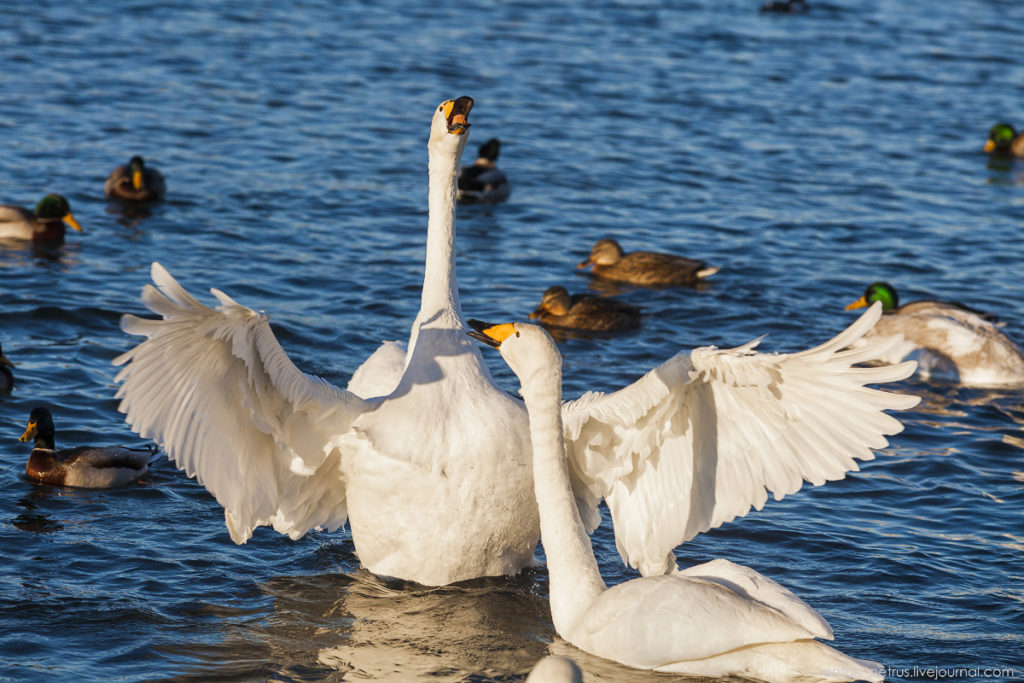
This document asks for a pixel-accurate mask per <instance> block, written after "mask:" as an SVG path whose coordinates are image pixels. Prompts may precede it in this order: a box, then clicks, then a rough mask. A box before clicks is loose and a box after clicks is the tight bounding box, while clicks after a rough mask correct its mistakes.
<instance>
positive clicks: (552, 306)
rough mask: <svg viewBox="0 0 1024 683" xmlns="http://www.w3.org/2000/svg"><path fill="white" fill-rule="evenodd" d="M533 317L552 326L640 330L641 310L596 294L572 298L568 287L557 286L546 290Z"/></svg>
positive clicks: (604, 329) (582, 328)
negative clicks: (635, 328)
mask: <svg viewBox="0 0 1024 683" xmlns="http://www.w3.org/2000/svg"><path fill="white" fill-rule="evenodd" d="M530 318H531V319H533V320H536V321H537V322H539V323H541V324H542V325H546V326H551V327H563V328H567V329H573V330H589V331H592V332H610V331H612V330H628V329H631V328H634V327H639V326H640V309H639V308H637V307H636V306H633V305H631V304H627V303H624V302H622V301H616V300H615V299H606V298H604V297H601V296H596V295H594V294H573V295H570V294H569V291H568V290H567V289H566V288H565V287H562V286H559V285H555V286H554V287H548V288H547V289H546V290H544V295H543V296H542V297H541V301H540V305H539V306H538V307H537V309H536V310H535V311H534V312H533V313H531V314H530Z"/></svg>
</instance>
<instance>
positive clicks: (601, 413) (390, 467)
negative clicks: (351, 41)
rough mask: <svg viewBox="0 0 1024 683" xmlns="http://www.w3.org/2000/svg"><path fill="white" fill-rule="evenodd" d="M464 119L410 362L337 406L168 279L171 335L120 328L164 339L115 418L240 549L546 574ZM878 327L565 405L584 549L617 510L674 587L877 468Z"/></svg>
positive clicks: (685, 366)
mask: <svg viewBox="0 0 1024 683" xmlns="http://www.w3.org/2000/svg"><path fill="white" fill-rule="evenodd" d="M467 99H468V98H467ZM455 102H458V100H456V101H455ZM451 103H452V101H449V102H447V103H444V104H442V106H441V107H440V108H439V109H438V110H437V112H436V113H435V114H434V120H433V124H432V128H431V135H430V141H429V144H428V148H429V152H430V192H429V199H430V218H429V226H428V234H427V256H426V269H425V274H424V284H423V294H422V301H421V307H420V312H419V314H418V315H417V317H416V321H415V322H414V323H413V327H412V333H411V336H410V339H409V344H408V352H407V353H405V352H404V350H403V349H402V347H401V345H399V344H396V343H393V342H388V343H385V344H384V345H383V346H382V347H381V348H380V349H378V350H377V351H376V352H375V353H374V354H373V355H371V356H370V358H369V359H368V360H367V361H366V362H365V363H364V364H363V366H362V367H360V368H359V369H358V370H357V371H356V373H355V374H354V375H353V377H352V380H351V381H350V383H349V386H348V389H347V390H342V389H340V388H337V387H334V386H332V385H330V384H328V383H327V382H324V381H323V380H321V379H319V378H316V377H312V376H309V375H306V374H304V373H302V372H301V371H299V370H298V369H297V368H296V367H295V366H294V365H293V364H292V362H291V361H290V360H289V359H288V357H287V355H286V354H285V352H284V350H283V349H282V348H281V347H280V345H279V344H278V342H277V340H276V339H275V338H274V335H273V332H272V331H271V329H270V325H269V323H268V321H267V318H266V316H264V315H262V314H260V313H256V312H255V311H252V310H250V309H248V308H246V307H244V306H241V305H239V304H238V303H236V302H234V301H233V300H231V299H230V298H229V297H228V296H227V295H225V294H224V293H223V292H220V291H217V290H212V291H213V293H214V295H215V296H216V297H217V298H218V300H219V301H220V302H221V305H220V306H219V307H218V308H217V309H211V308H209V307H207V306H205V305H204V304H202V303H200V302H199V301H197V300H196V299H194V298H193V297H192V296H191V295H190V294H189V293H188V292H187V291H185V290H184V289H183V288H182V287H181V286H180V285H179V284H178V283H177V282H176V281H175V280H174V279H173V278H172V277H171V276H170V274H169V273H167V271H166V270H164V269H163V268H162V267H161V266H159V264H154V265H153V269H152V275H153V280H154V282H155V283H156V285H157V287H153V286H151V285H147V286H146V287H145V288H144V289H143V297H142V298H143V301H144V303H145V304H146V305H147V306H148V307H149V308H150V309H151V310H152V311H154V312H155V313H158V314H160V315H161V316H162V318H163V319H162V320H146V319H140V318H136V317H134V316H125V318H124V320H123V322H122V327H123V329H124V330H125V331H126V332H129V333H131V334H139V335H144V336H146V337H148V339H146V340H144V341H143V342H141V343H140V344H139V345H138V346H136V347H135V348H133V349H131V350H130V351H128V352H127V353H125V354H123V355H122V356H120V357H119V358H117V359H115V363H116V364H127V365H126V366H125V367H124V368H123V369H122V370H121V372H120V373H119V374H118V377H117V380H118V381H120V382H122V383H123V384H122V386H121V387H120V389H119V391H118V397H119V398H121V399H122V401H121V404H120V410H121V411H122V412H125V413H127V418H126V419H127V420H128V422H129V423H130V424H131V425H132V427H133V428H134V429H135V430H136V431H138V432H139V433H140V434H141V435H143V436H146V437H151V438H153V439H155V440H156V441H157V442H158V443H160V445H161V446H162V447H163V448H164V449H165V450H166V452H167V453H168V456H169V457H170V458H171V459H172V460H174V461H176V462H177V463H178V465H179V467H181V468H182V469H184V470H185V471H186V472H187V473H188V474H189V475H190V476H195V477H197V478H198V480H199V481H200V482H201V483H202V484H203V485H205V486H206V487H207V489H209V490H210V492H211V493H212V494H213V495H214V496H215V497H216V498H217V501H218V502H219V503H220V504H221V505H223V506H224V509H225V520H226V523H227V526H228V529H229V531H230V532H231V537H232V539H234V540H235V541H236V542H238V543H243V542H245V541H246V540H247V539H248V538H249V536H250V535H251V534H252V531H253V529H254V528H255V527H256V526H259V525H271V526H273V527H274V528H275V529H276V530H277V531H279V532H281V533H287V534H289V535H290V536H291V537H292V538H298V537H300V536H302V535H303V534H305V533H306V532H307V531H309V530H310V529H313V528H325V529H328V530H333V529H336V528H337V527H339V526H341V525H342V524H344V523H345V521H346V519H348V520H349V522H350V524H351V528H352V534H353V538H354V541H355V546H356V551H357V552H358V554H359V558H360V561H361V562H362V563H363V564H364V566H366V567H367V568H368V569H369V570H370V571H372V572H374V573H376V574H380V575H385V576H395V577H399V578H403V579H407V580H412V581H417V582H419V583H423V584H430V585H440V584H446V583H451V582H455V581H460V580H464V579H470V578H474V577H478V576H486V575H499V574H510V573H514V572H516V571H518V570H519V569H521V568H523V567H525V566H528V565H530V564H532V562H533V549H534V547H535V546H536V542H537V539H538V537H539V534H540V529H539V523H538V520H537V512H536V505H535V504H534V499H533V477H532V467H531V457H530V448H529V438H530V437H529V427H528V421H527V417H526V411H525V409H524V408H523V406H522V404H521V403H520V402H518V401H517V400H515V399H513V398H511V397H509V396H508V395H507V394H506V393H505V392H503V391H502V390H500V389H499V388H498V387H497V386H495V385H494V383H493V381H492V380H491V377H490V373H489V372H488V370H487V368H486V366H485V365H484V362H483V359H482V357H481V356H480V353H479V351H478V350H477V349H476V348H475V345H474V344H473V343H472V342H471V341H470V340H469V339H468V338H466V336H465V334H464V330H465V323H464V321H463V318H462V311H461V307H460V304H459V297H458V288H457V284H456V281H455V262H454V248H453V247H454V239H455V234H454V196H455V174H456V171H457V169H458V164H459V159H460V155H461V153H462V150H463V148H464V146H465V138H466V136H465V135H461V134H453V133H451V132H450V130H449V128H450V121H449V114H450V112H452V111H454V110H453V109H451V107H450V106H449V105H451ZM877 316H878V311H877V310H874V311H873V312H872V313H868V314H865V316H864V317H863V318H862V319H861V320H859V321H858V322H857V323H855V324H854V325H852V326H851V327H850V329H849V330H847V331H846V332H845V333H843V334H842V335H840V336H839V337H837V338H836V339H835V340H833V341H831V342H829V343H827V344H825V345H823V346H821V347H818V348H816V349H811V350H809V351H804V352H802V353H798V354H790V355H783V356H769V355H764V354H755V353H753V352H751V351H750V349H751V348H752V347H753V344H749V345H747V346H746V347H743V348H742V349H740V350H737V351H734V352H728V353H725V352H721V353H718V352H713V351H708V350H697V351H694V352H693V353H692V354H679V355H677V356H675V357H674V358H672V359H670V360H668V361H667V362H665V363H664V364H662V365H661V366H659V367H658V368H655V369H654V370H652V371H651V372H649V373H648V374H647V375H645V376H644V377H643V378H641V379H640V380H638V381H637V382H635V383H634V384H632V385H630V386H628V387H626V388H625V389H622V390H621V391H618V392H615V393H613V394H609V395H607V396H606V395H603V394H598V393H588V394H586V395H584V396H583V397H581V398H580V399H579V400H577V401H573V402H571V403H567V404H566V405H565V407H564V408H563V412H564V415H565V427H566V433H565V438H566V445H567V448H568V449H569V451H570V461H571V463H572V473H573V485H574V490H575V492H576V496H577V499H578V503H579V504H580V509H581V513H582V514H583V515H584V518H585V520H586V521H587V524H588V528H589V529H590V530H592V529H593V528H594V527H595V526H596V525H597V523H598V522H599V520H600V516H599V515H598V514H597V505H598V503H599V502H600V501H601V499H602V498H606V499H607V501H608V504H609V507H610V509H611V511H612V515H613V518H614V522H615V533H616V539H617V541H618V544H619V549H620V551H621V552H622V555H623V558H624V559H625V560H626V561H628V562H629V563H630V564H632V565H633V566H635V567H639V568H640V570H641V571H642V572H644V573H645V574H649V573H664V572H666V571H670V570H672V569H673V568H674V566H675V565H674V556H673V555H672V549H673V548H675V546H677V545H678V544H679V543H682V542H683V541H685V540H687V539H689V538H692V537H693V536H694V535H696V534H697V533H700V532H702V531H705V530H707V529H709V528H711V527H713V526H717V525H719V524H722V523H723V522H725V521H728V520H731V519H733V518H734V517H737V516H742V515H744V514H746V513H747V512H748V511H749V510H750V508H751V507H755V508H758V509H760V507H761V506H762V505H763V504H764V502H765V501H766V500H767V491H766V488H767V489H769V490H771V491H772V492H773V493H774V495H775V497H776V498H781V497H782V496H783V495H786V494H788V493H793V492H795V491H797V490H798V489H799V488H800V487H801V485H802V483H803V480H805V479H806V480H808V481H811V482H812V483H814V484H816V485H817V484H821V483H824V482H825V481H826V480H832V479H840V478H842V477H843V476H845V473H846V472H847V471H848V470H851V469H856V468H857V465H856V462H855V458H860V459H871V458H873V457H874V455H873V453H872V452H871V450H870V449H871V448H882V447H884V446H886V445H887V442H886V440H885V438H884V436H883V435H884V434H893V433H896V432H898V431H899V430H900V429H902V426H901V425H900V424H899V422H898V421H897V420H895V419H894V418H892V417H890V416H888V415H885V414H884V413H883V412H882V411H883V410H884V409H892V408H906V407H910V406H911V405H913V404H914V403H916V399H915V398H913V397H903V396H895V395H892V394H885V393H884V392H872V391H866V390H864V389H863V388H862V385H863V384H864V383H865V382H885V381H892V380H895V379H900V378H902V377H904V376H905V375H906V374H907V373H909V372H912V370H913V367H912V364H909V365H904V366H896V367H893V368H884V369H883V368H876V369H874V370H872V371H870V372H871V373H873V374H870V373H869V374H860V373H861V371H859V370H853V369H851V367H850V366H851V363H855V362H858V361H860V360H864V359H866V358H871V357H873V355H872V354H874V353H876V352H880V350H883V349H882V347H878V346H872V347H870V348H869V349H868V350H866V351H863V352H858V353H854V354H850V353H840V352H839V350H840V349H841V348H842V347H843V346H845V345H847V344H848V343H850V342H852V341H853V340H855V339H856V338H858V337H859V336H861V335H863V334H864V333H865V332H866V331H867V330H869V329H870V328H871V326H872V325H873V324H874V321H875V320H876V319H877Z"/></svg>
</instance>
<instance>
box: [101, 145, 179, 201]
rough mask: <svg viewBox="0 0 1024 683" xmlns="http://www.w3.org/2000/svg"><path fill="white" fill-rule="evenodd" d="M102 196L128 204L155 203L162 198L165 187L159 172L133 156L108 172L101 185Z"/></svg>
mask: <svg viewBox="0 0 1024 683" xmlns="http://www.w3.org/2000/svg"><path fill="white" fill-rule="evenodd" d="M103 194H104V195H105V196H107V197H108V198H110V199H120V200H122V201H128V202H155V201H159V200H161V199H163V198H164V195H165V194H167V187H166V186H165V185H164V177H163V175H162V174H161V173H160V171H158V170H156V169H155V168H152V167H150V166H146V162H145V160H144V159H143V158H142V157H140V156H134V157H132V158H131V159H130V160H129V161H128V163H127V164H125V165H124V166H118V167H117V168H115V169H114V170H113V171H111V172H110V176H108V177H107V182H106V183H104V184H103Z"/></svg>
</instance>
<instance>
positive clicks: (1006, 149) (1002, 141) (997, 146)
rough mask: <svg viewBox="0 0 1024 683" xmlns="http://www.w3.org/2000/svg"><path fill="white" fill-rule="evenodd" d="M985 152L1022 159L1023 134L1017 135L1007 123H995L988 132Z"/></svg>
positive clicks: (1023, 154) (1023, 151)
mask: <svg viewBox="0 0 1024 683" xmlns="http://www.w3.org/2000/svg"><path fill="white" fill-rule="evenodd" d="M985 152H986V153H987V154H1001V155H1008V156H1014V157H1024V132H1021V133H1017V131H1016V130H1014V129H1013V126H1011V125H1010V124H1008V123H997V124H996V125H994V126H992V128H990V129H989V131H988V140H986V141H985Z"/></svg>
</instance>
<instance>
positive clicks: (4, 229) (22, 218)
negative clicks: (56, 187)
mask: <svg viewBox="0 0 1024 683" xmlns="http://www.w3.org/2000/svg"><path fill="white" fill-rule="evenodd" d="M65 223H66V224H67V225H70V226H71V227H72V228H74V229H75V230H78V231H79V232H81V231H82V226H81V225H79V224H78V221H77V220H75V217H74V216H73V215H72V214H71V205H70V204H68V200H66V199H64V197H62V196H60V195H59V194H48V195H46V196H45V197H43V198H42V199H40V200H39V203H38V204H36V209H35V212H34V213H33V212H32V211H29V210H28V209H25V208H22V207H20V206H16V205H14V204H0V239H3V238H15V239H22V240H32V241H33V242H63V241H64V224H65Z"/></svg>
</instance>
